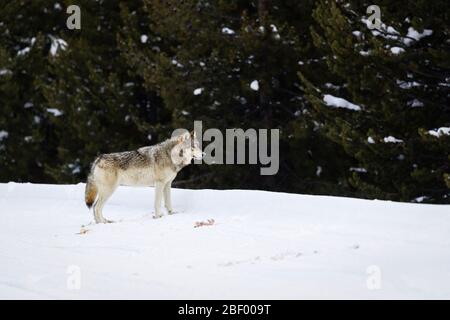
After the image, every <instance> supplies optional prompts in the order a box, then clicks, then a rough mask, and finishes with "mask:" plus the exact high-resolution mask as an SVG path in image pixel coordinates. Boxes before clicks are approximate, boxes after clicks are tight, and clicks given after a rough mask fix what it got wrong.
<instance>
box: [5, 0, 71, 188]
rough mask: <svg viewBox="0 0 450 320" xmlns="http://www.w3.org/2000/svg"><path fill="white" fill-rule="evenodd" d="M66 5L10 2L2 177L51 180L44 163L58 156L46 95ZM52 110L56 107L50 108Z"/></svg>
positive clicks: (39, 2) (6, 40)
mask: <svg viewBox="0 0 450 320" xmlns="http://www.w3.org/2000/svg"><path fill="white" fill-rule="evenodd" d="M64 19H65V16H64V14H63V12H62V8H61V6H60V5H57V4H54V3H51V4H49V3H48V1H43V0H38V1H33V2H24V1H10V2H8V3H7V4H3V5H2V8H1V17H0V33H1V34H2V36H1V37H0V101H1V107H0V163H1V167H2V170H0V180H1V181H12V180H13V181H31V182H33V181H35V182H46V181H47V182H48V181H51V180H50V179H49V177H48V176H46V174H45V170H44V165H45V164H48V165H51V163H53V159H54V150H55V144H56V142H55V140H54V134H53V130H52V127H51V124H50V118H51V117H52V114H51V113H50V112H49V106H48V105H47V104H46V100H45V98H44V97H43V91H42V87H41V86H40V85H39V82H40V80H41V79H46V78H47V76H48V74H49V72H48V60H49V59H51V56H52V49H54V48H55V46H57V44H56V43H55V36H56V35H57V34H58V33H59V32H60V29H61V28H62V27H63V26H65V24H64V23H63V21H64ZM50 111H51V110H50Z"/></svg>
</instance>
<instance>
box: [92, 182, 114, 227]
mask: <svg viewBox="0 0 450 320" xmlns="http://www.w3.org/2000/svg"><path fill="white" fill-rule="evenodd" d="M116 188H117V186H114V187H110V188H102V189H101V190H100V191H99V195H98V199H97V201H96V202H95V205H94V219H95V222H96V223H111V222H112V221H110V220H107V219H105V218H104V217H103V214H102V211H103V206H104V205H105V203H106V201H107V200H108V199H109V197H111V195H112V194H113V193H114V191H115V190H116Z"/></svg>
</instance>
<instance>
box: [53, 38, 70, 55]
mask: <svg viewBox="0 0 450 320" xmlns="http://www.w3.org/2000/svg"><path fill="white" fill-rule="evenodd" d="M50 39H51V40H52V45H51V47H50V54H51V55H52V56H56V54H57V53H58V50H59V49H61V50H66V48H67V42H66V41H64V40H63V39H61V38H55V37H54V36H50Z"/></svg>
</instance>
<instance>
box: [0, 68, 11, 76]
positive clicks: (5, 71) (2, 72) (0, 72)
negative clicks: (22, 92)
mask: <svg viewBox="0 0 450 320" xmlns="http://www.w3.org/2000/svg"><path fill="white" fill-rule="evenodd" d="M11 74H12V71H11V70H8V69H0V76H6V75H11Z"/></svg>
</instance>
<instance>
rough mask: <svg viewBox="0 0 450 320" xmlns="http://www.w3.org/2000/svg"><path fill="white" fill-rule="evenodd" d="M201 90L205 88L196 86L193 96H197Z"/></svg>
mask: <svg viewBox="0 0 450 320" xmlns="http://www.w3.org/2000/svg"><path fill="white" fill-rule="evenodd" d="M203 90H205V88H197V89H195V90H194V96H198V95H201V94H202V92H203Z"/></svg>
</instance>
